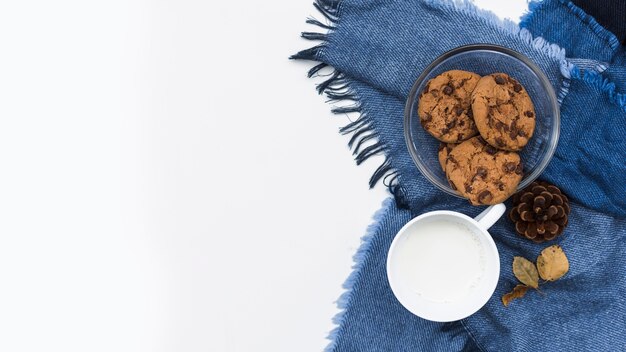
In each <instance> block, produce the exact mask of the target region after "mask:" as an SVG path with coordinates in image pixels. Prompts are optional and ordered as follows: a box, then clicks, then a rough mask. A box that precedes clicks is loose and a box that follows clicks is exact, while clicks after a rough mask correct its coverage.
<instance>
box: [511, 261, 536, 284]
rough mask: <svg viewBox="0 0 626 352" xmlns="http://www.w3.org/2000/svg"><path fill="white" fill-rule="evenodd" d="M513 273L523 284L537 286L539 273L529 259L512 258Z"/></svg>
mask: <svg viewBox="0 0 626 352" xmlns="http://www.w3.org/2000/svg"><path fill="white" fill-rule="evenodd" d="M513 274H515V277H516V278H517V279H518V280H519V281H521V282H522V283H523V284H524V285H527V286H530V287H532V288H537V287H539V275H538V274H537V267H535V264H533V262H531V261H530V260H528V259H526V258H524V257H515V258H513Z"/></svg>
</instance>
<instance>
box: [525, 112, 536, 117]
mask: <svg viewBox="0 0 626 352" xmlns="http://www.w3.org/2000/svg"><path fill="white" fill-rule="evenodd" d="M524 115H526V116H528V117H533V116H534V115H535V114H533V112H532V111H524Z"/></svg>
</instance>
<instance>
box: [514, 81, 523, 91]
mask: <svg viewBox="0 0 626 352" xmlns="http://www.w3.org/2000/svg"><path fill="white" fill-rule="evenodd" d="M513 90H514V91H515V93H519V92H521V91H522V86H521V85H520V84H519V83H515V85H514V86H513Z"/></svg>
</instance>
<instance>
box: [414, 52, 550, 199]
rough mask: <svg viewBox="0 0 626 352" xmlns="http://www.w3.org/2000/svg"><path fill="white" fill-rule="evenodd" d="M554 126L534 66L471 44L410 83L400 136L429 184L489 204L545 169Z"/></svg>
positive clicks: (542, 79) (546, 90) (544, 85)
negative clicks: (411, 84)
mask: <svg viewBox="0 0 626 352" xmlns="http://www.w3.org/2000/svg"><path fill="white" fill-rule="evenodd" d="M559 121H560V120H559V106H558V102H557V97H556V94H555V92H554V89H553V88H552V85H551V84H550V81H549V80H548V78H547V77H546V76H545V74H544V73H543V72H542V71H541V69H540V68H539V67H537V65H535V64H534V63H533V62H532V61H531V60H530V59H529V58H527V57H526V56H524V55H522V54H521V53H518V52H516V51H514V50H511V49H508V48H505V47H501V46H497V45H491V44H475V45H466V46H462V47H458V48H456V49H453V50H451V51H448V52H446V53H444V54H443V55H441V56H440V57H438V58H437V59H436V60H435V61H433V62H432V63H431V64H430V65H429V66H428V67H427V68H426V69H425V70H424V72H423V73H422V74H421V75H420V77H419V78H418V79H417V80H416V82H415V84H414V85H413V88H412V89H411V92H410V94H409V97H408V100H407V103H406V107H405V117H404V135H405V139H406V143H407V147H408V149H409V152H410V154H411V157H412V158H413V161H414V162H415V165H416V166H417V168H418V169H419V171H420V172H421V173H422V174H423V175H424V176H425V177H426V178H427V179H428V180H429V181H430V182H431V183H432V184H433V185H435V186H436V187H437V188H439V189H441V190H442V191H444V192H446V193H448V194H451V195H454V196H458V197H463V198H466V199H468V200H469V201H470V203H471V204H473V205H493V204H498V203H502V202H504V201H505V200H506V199H507V198H509V197H510V196H511V195H512V194H513V193H515V192H516V191H517V190H518V189H523V188H525V187H526V186H528V185H529V184H530V183H532V182H533V181H534V180H536V179H537V177H539V175H540V174H541V173H542V172H543V170H545V168H546V166H547V165H548V163H549V162H550V159H551V158H552V156H553V155H554V151H555V150H556V146H557V142H558V139H559V126H560V122H559Z"/></svg>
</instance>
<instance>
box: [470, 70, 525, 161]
mask: <svg viewBox="0 0 626 352" xmlns="http://www.w3.org/2000/svg"><path fill="white" fill-rule="evenodd" d="M471 101H472V111H473V113H474V121H475V122H476V127H477V128H478V131H479V132H480V135H481V136H482V137H483V138H484V139H485V141H487V143H489V144H491V145H492V146H494V147H496V148H499V149H504V150H511V151H518V150H521V149H522V148H523V147H524V146H525V145H526V143H528V140H529V139H530V138H531V137H532V136H533V132H534V131H535V108H534V107H533V103H532V101H531V100H530V96H528V92H526V89H524V87H523V86H522V85H521V84H519V82H517V81H516V80H515V79H513V78H511V77H509V76H508V75H507V74H505V73H494V74H491V75H488V76H484V77H483V78H481V79H480V81H478V83H477V84H476V88H475V89H474V91H473V92H472V100H471Z"/></svg>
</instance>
